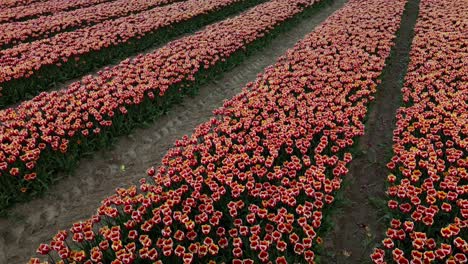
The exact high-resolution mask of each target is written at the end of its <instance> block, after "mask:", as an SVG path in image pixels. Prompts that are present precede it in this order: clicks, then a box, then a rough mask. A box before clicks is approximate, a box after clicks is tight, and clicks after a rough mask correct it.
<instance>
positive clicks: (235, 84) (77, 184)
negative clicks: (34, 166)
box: [0, 0, 346, 264]
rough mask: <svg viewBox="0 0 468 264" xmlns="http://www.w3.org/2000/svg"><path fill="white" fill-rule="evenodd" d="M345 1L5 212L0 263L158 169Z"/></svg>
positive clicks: (20, 258)
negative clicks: (183, 141)
mask: <svg viewBox="0 0 468 264" xmlns="http://www.w3.org/2000/svg"><path fill="white" fill-rule="evenodd" d="M345 2H346V0H334V1H330V2H328V3H327V4H325V6H323V7H321V8H320V11H319V12H315V13H314V14H313V15H311V16H309V17H305V18H302V20H301V21H300V22H299V23H297V24H295V26H294V27H293V28H291V29H289V30H288V31H286V32H283V33H280V34H278V36H276V37H275V39H273V40H272V41H271V42H269V45H268V46H267V47H265V48H263V49H262V50H261V51H258V52H256V53H255V54H253V55H251V56H249V57H248V58H247V59H245V60H244V61H243V63H241V64H240V65H239V66H237V67H236V68H234V69H232V70H230V71H228V72H227V73H224V74H223V76H222V78H220V79H218V80H216V81H213V82H209V83H207V84H205V85H202V86H201V87H200V90H199V94H198V95H196V96H194V97H192V98H185V99H184V101H183V103H182V104H180V105H176V106H173V107H171V109H170V110H169V113H168V114H167V115H165V116H162V117H160V118H158V120H157V121H156V122H154V123H152V124H150V125H149V127H148V128H146V129H137V130H135V131H134V132H133V133H132V135H130V136H128V137H122V138H119V140H118V142H117V144H116V145H115V147H114V149H112V150H107V151H100V152H98V153H96V155H95V156H94V157H93V158H92V159H91V158H89V159H82V160H81V162H80V164H79V166H78V167H77V168H76V169H75V170H74V171H75V172H74V173H73V175H72V176H71V177H66V178H63V179H62V180H61V181H60V182H59V183H57V184H55V185H53V186H51V187H50V189H49V191H48V192H47V193H48V194H46V195H44V197H42V198H38V199H35V200H32V201H30V202H26V203H23V204H17V205H16V206H15V207H14V208H12V209H11V210H9V216H8V218H0V264H6V263H8V264H15V263H25V261H26V260H27V259H28V258H29V257H30V256H33V255H34V252H35V249H36V248H37V246H38V245H39V243H41V242H46V241H48V240H50V238H51V237H52V236H53V235H54V234H55V233H56V231H58V230H59V229H64V228H69V227H70V226H71V224H72V223H73V222H76V221H79V220H81V219H85V218H87V217H89V216H90V215H91V214H93V213H94V212H95V210H96V208H97V207H98V206H99V203H100V201H101V200H102V199H104V198H105V197H106V196H108V195H111V194H112V193H113V191H114V189H115V188H116V187H119V186H123V187H125V186H127V187H128V186H130V185H131V184H136V183H137V181H138V180H139V179H140V178H142V177H144V176H145V171H146V169H147V168H148V167H150V166H152V165H154V166H158V165H160V161H161V159H162V157H163V155H164V154H165V153H166V151H167V149H169V148H170V147H172V145H173V143H174V141H175V140H176V139H179V138H181V137H182V136H183V135H184V134H189V133H191V132H192V130H193V129H194V128H195V127H196V126H197V125H198V124H200V123H202V122H205V121H207V120H209V118H210V117H212V116H213V115H212V111H213V110H214V109H216V108H218V107H220V106H222V104H223V100H225V99H229V98H231V97H232V96H234V95H236V94H237V93H239V92H240V91H241V89H242V87H243V86H244V85H245V84H246V83H247V82H249V81H253V80H255V78H256V76H257V74H258V73H259V72H261V71H262V70H263V69H264V68H265V67H267V66H269V65H271V64H273V63H275V62H276V60H277V58H278V57H279V56H280V55H283V54H284V53H285V51H286V50H287V49H289V48H291V47H292V46H293V45H294V44H295V43H296V42H297V41H299V40H300V39H302V38H303V37H304V35H306V34H308V33H310V32H311V31H312V30H313V28H314V27H316V26H317V25H318V24H320V23H321V22H322V21H324V20H325V19H326V18H327V17H328V16H330V14H331V13H333V12H334V11H335V10H337V9H338V8H340V7H342V6H343V5H344V3H345ZM122 165H125V167H122Z"/></svg>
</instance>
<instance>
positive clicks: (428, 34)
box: [371, 0, 468, 264]
mask: <svg viewBox="0 0 468 264" xmlns="http://www.w3.org/2000/svg"><path fill="white" fill-rule="evenodd" d="M467 20H468V6H467V5H466V2H463V1H462V2H457V1H449V0H421V3H420V13H419V17H418V20H417V24H416V28H415V38H414V40H413V45H412V50H411V60H410V64H409V67H408V74H407V76H406V79H405V85H404V87H403V89H402V93H403V102H404V107H401V108H400V109H399V110H398V111H397V123H396V129H395V130H394V132H393V135H394V137H393V140H394V145H393V152H394V156H393V158H392V159H391V161H390V162H389V163H388V164H387V167H388V168H389V169H390V171H391V174H390V175H389V176H388V177H387V182H388V188H387V195H388V198H389V200H388V207H389V208H390V211H391V213H392V216H393V219H392V220H391V223H390V227H389V228H388V230H387V232H386V237H385V239H384V240H383V242H382V244H383V245H382V248H380V249H376V250H375V252H374V253H373V254H372V256H371V257H372V259H373V260H374V262H375V263H386V262H389V263H413V264H418V263H453V264H455V263H467V262H468V257H467V256H468V242H467V239H468V185H467V183H468V171H467V170H468V140H467V135H468V122H467V120H468V86H467V84H468V64H467V45H466V44H467V41H468V35H467V27H466V22H467Z"/></svg>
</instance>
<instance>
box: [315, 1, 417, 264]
mask: <svg viewBox="0 0 468 264" xmlns="http://www.w3.org/2000/svg"><path fill="white" fill-rule="evenodd" d="M418 6H419V0H409V2H408V3H407V5H406V7H405V12H404V13H403V17H402V21H401V27H400V30H399V32H398V34H397V38H396V40H395V41H396V43H395V46H394V47H393V48H392V51H391V55H390V57H389V58H388V59H387V61H386V63H387V66H386V67H385V69H384V72H383V75H382V76H381V79H382V83H381V84H380V85H379V86H378V88H377V94H376V100H375V101H374V102H373V103H372V105H371V108H370V111H369V113H368V120H367V122H366V131H365V135H364V136H362V137H361V138H360V140H359V143H358V148H357V152H358V153H357V154H355V155H354V159H353V161H352V162H351V164H350V168H349V173H348V174H347V175H346V179H345V187H344V189H343V190H342V192H343V193H342V195H343V203H344V205H343V207H342V208H340V209H339V212H338V213H336V214H335V215H334V216H333V217H332V219H333V226H334V228H333V230H332V231H331V232H329V233H328V235H327V236H326V237H325V243H324V247H325V252H326V255H327V256H323V258H322V261H321V262H322V263H336V264H348V263H369V262H370V258H369V255H370V254H371V253H372V251H373V248H374V247H376V246H377V245H378V243H379V242H380V241H381V240H382V239H383V237H382V236H383V234H384V232H385V229H386V225H387V224H388V220H387V218H386V217H385V215H384V211H385V207H386V203H385V202H384V199H385V180H386V176H387V174H388V170H387V168H386V163H387V162H388V161H389V160H390V158H391V155H392V136H393V129H394V127H395V122H396V120H395V112H396V110H397V108H398V107H399V106H400V105H401V93H400V91H401V88H402V86H403V80H404V76H405V75H406V70H407V66H408V62H409V51H410V48H411V41H412V39H413V35H414V32H413V30H414V25H415V23H416V18H417V16H418V10H419V7H418Z"/></svg>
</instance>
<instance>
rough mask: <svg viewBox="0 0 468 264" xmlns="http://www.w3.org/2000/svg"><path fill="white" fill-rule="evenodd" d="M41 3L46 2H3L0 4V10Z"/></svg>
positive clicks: (27, 0) (12, 0)
mask: <svg viewBox="0 0 468 264" xmlns="http://www.w3.org/2000/svg"><path fill="white" fill-rule="evenodd" d="M43 1H46V0H3V1H2V2H1V3H0V9H4V8H9V7H16V6H24V5H30V4H32V3H35V2H43Z"/></svg>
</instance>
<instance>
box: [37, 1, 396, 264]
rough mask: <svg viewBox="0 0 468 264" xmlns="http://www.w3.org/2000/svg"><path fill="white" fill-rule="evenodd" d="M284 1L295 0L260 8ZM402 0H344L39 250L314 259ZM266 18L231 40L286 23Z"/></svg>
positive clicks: (158, 257) (79, 254)
mask: <svg viewBox="0 0 468 264" xmlns="http://www.w3.org/2000/svg"><path fill="white" fill-rule="evenodd" d="M285 2H289V4H291V2H296V3H299V2H301V1H297V0H296V1H271V2H269V3H268V4H266V5H265V6H269V5H277V6H278V7H279V6H282V5H285V4H286V3H285ZM404 3H405V1H404V0H401V1H392V2H391V3H390V2H388V1H387V0H366V1H362V0H351V1H349V2H348V3H347V4H346V5H345V7H343V8H342V9H340V10H339V11H337V12H336V13H335V14H334V15H332V16H331V17H329V18H328V19H327V20H326V22H324V23H323V24H322V25H321V26H319V27H317V28H316V29H315V31H314V32H312V33H311V34H309V35H307V36H306V37H305V39H304V40H302V41H301V42H299V43H298V44H296V46H295V47H294V48H293V49H291V50H289V51H288V52H287V53H286V54H285V55H284V56H282V57H281V58H280V59H279V60H278V62H277V63H276V64H274V65H273V66H270V67H268V68H267V69H266V70H265V72H264V73H263V74H260V75H259V77H258V78H257V79H256V81H255V82H252V83H249V84H247V86H246V87H245V89H244V90H243V92H242V93H240V94H238V95H237V96H235V97H234V98H232V99H231V100H229V101H227V102H225V104H224V106H223V107H222V108H220V109H217V110H216V111H215V115H217V118H213V119H211V120H210V121H208V122H206V123H204V124H201V125H200V126H198V127H197V128H196V129H195V130H194V132H193V134H192V135H191V136H184V137H183V138H182V139H181V140H178V141H176V143H175V146H174V147H173V148H172V149H170V150H169V151H168V153H167V154H166V155H165V157H164V158H163V160H162V165H161V166H160V167H159V168H157V169H156V168H150V169H148V171H147V174H148V176H149V177H150V178H149V179H142V180H141V181H140V185H139V186H138V187H137V186H132V187H130V188H128V189H124V188H119V189H117V190H116V194H114V195H113V196H110V197H108V198H107V199H105V200H104V201H103V202H102V205H101V206H100V207H99V209H98V210H97V213H96V215H94V216H93V217H92V218H91V219H89V220H86V221H82V222H79V223H75V224H74V225H73V227H72V228H71V229H70V230H69V231H61V232H60V233H59V234H58V235H57V236H56V237H54V239H53V241H52V242H51V243H50V244H43V245H41V246H40V247H39V249H38V252H39V253H40V254H49V255H50V256H51V257H57V256H58V258H61V259H62V260H66V261H69V262H73V261H75V262H77V263H93V262H103V263H114V264H117V263H132V262H134V261H136V260H139V261H147V262H150V261H151V262H153V263H217V262H218V263H313V262H314V259H315V252H316V251H315V250H314V248H315V247H316V246H317V245H318V244H320V243H321V242H322V240H321V238H320V237H319V231H320V226H321V224H322V221H323V218H324V214H323V213H324V209H326V208H327V206H329V205H330V204H331V203H333V200H334V194H335V192H336V190H338V189H339V188H340V185H341V181H342V178H341V177H342V176H344V175H345V174H346V173H347V167H346V166H347V164H348V163H349V162H350V161H351V160H352V156H351V154H350V153H349V152H347V151H346V149H347V147H349V146H351V145H353V141H354V139H355V138H356V137H358V136H360V135H362V134H363V133H364V125H363V123H362V122H363V120H364V117H365V115H366V112H367V105H368V103H369V101H371V100H373V94H374V93H375V90H376V87H377V82H378V77H379V76H380V74H381V72H382V69H383V67H384V64H385V59H386V58H387V57H388V56H389V53H390V48H391V46H392V45H393V42H392V41H393V39H394V37H395V33H396V30H397V28H398V25H399V22H400V17H401V15H402V13H403V8H404ZM382 5H385V8H381V7H382ZM280 10H281V11H280ZM276 12H278V13H282V12H285V11H284V9H278V10H277V11H276ZM276 12H274V13H272V14H271V16H265V17H263V16H258V17H256V19H254V18H250V19H248V20H246V23H245V24H244V23H243V24H244V26H243V28H244V29H243V30H242V32H239V33H243V34H245V33H247V32H249V27H254V25H255V24H256V23H259V21H262V20H265V21H269V20H271V19H273V18H275V17H276V16H278V15H279V16H285V14H277V13H276ZM261 23H262V22H261ZM236 24H237V23H233V24H232V25H231V27H232V26H234V25H236ZM231 27H228V28H231ZM228 28H226V30H227V29H228ZM207 30H208V31H212V30H213V28H208V29H207ZM243 34H239V35H238V34H235V32H231V33H230V34H227V35H225V36H222V38H225V41H226V42H229V41H232V40H234V39H238V38H241V37H242V35H243ZM193 45H194V44H192V45H191V46H190V47H193ZM170 46H171V45H170ZM189 50H190V49H189ZM209 51H212V52H213V54H212V55H211V56H212V57H215V56H219V54H217V53H216V49H213V50H212V49H209ZM226 52H229V51H226ZM179 56H181V55H179ZM174 60H176V58H174ZM208 62H209V61H208ZM155 63H158V62H157V61H156V62H155ZM109 99H112V98H111V97H109ZM67 237H68V238H67ZM67 239H68V240H73V241H74V242H75V243H77V244H78V245H79V248H80V249H79V250H76V249H72V248H70V247H69V246H68V245H69V244H71V243H68V242H67V243H65V241H67ZM57 254H58V255H57ZM38 262H39V259H32V260H31V263H38Z"/></svg>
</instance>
